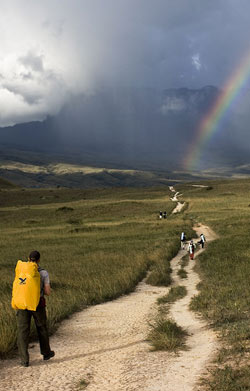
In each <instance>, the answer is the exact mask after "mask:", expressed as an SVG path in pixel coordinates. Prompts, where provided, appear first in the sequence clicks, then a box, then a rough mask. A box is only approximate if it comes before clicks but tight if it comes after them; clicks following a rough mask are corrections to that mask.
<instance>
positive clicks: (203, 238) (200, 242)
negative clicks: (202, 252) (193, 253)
mask: <svg viewBox="0 0 250 391" xmlns="http://www.w3.org/2000/svg"><path fill="white" fill-rule="evenodd" d="M205 241H206V238H205V235H204V234H200V241H199V242H198V243H199V244H200V245H201V247H202V248H204V246H205Z"/></svg>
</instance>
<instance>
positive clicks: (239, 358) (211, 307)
mask: <svg viewBox="0 0 250 391" xmlns="http://www.w3.org/2000/svg"><path fill="white" fill-rule="evenodd" d="M208 185H209V186H210V188H208V189H206V188H194V187H192V186H190V185H186V186H180V188H178V186H177V189H178V190H181V192H182V193H183V194H184V198H185V200H187V201H188V202H189V209H188V212H187V215H188V216H189V217H190V218H192V219H193V220H194V221H200V222H203V223H205V224H208V225H209V226H211V227H212V228H213V229H214V230H215V232H216V233H217V234H218V235H219V238H218V239H217V240H216V241H214V242H212V243H210V244H209V246H208V248H207V250H206V251H205V252H204V253H203V254H202V255H201V256H200V258H199V263H198V269H199V273H200V274H201V277H202V283H201V284H200V286H199V288H200V294H199V295H198V296H197V297H196V298H195V299H194V300H193V302H192V308H193V309H195V310H198V311H201V312H202V313H203V315H204V316H205V317H206V318H207V319H208V321H209V322H210V323H211V324H212V325H213V326H214V327H216V328H217V329H218V330H219V332H220V334H221V335H222V337H223V340H224V344H225V346H224V348H223V350H222V351H221V353H220V355H219V358H218V360H219V361H218V364H219V365H218V367H217V370H216V371H215V372H214V377H213V379H212V380H211V381H208V382H207V388H208V389H209V390H216V391H222V390H227V391H237V390H239V391H240V390H249V389H250V369H249V366H248V365H246V364H247V363H248V362H249V355H250V290H249V286H250V246H249V243H250V242H249V233H250V181H249V180H237V181H223V182H220V183H219V182H210V183H208Z"/></svg>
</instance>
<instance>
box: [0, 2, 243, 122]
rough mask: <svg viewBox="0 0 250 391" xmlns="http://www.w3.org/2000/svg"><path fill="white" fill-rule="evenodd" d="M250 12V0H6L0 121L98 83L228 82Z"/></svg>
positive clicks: (53, 104) (24, 116)
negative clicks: (39, 0)
mask: <svg viewBox="0 0 250 391" xmlns="http://www.w3.org/2000/svg"><path fill="white" fill-rule="evenodd" d="M249 15H250V3H249V1H248V0H238V1H235V0H210V1H200V0H174V1H173V0H154V1H153V0H105V1H103V0H72V1H68V0H43V1H41V2H38V1H33V0H26V1H25V2H23V1H21V0H13V1H11V2H9V1H7V0H2V1H1V14H0V26H1V27H0V46H1V54H0V107H1V111H0V126H6V125H12V124H15V123H17V122H26V121H30V120H35V119H36V120H37V119H38V120H41V119H43V118H45V117H46V116H47V115H48V114H56V113H57V112H58V111H59V110H60V109H61V107H62V106H63V104H64V103H65V102H67V101H68V100H70V99H71V97H72V96H77V95H78V94H86V95H88V94H92V92H93V91H95V90H97V89H99V88H105V87H108V88H110V87H112V86H129V87H151V88H157V89H165V88H178V87H184V86H185V87H188V88H200V87H202V86H205V85H215V86H218V87H223V85H224V83H225V81H226V80H227V78H228V77H229V76H230V74H231V73H232V72H233V71H234V69H235V68H237V65H238V63H239V62H240V61H241V59H242V57H244V56H245V55H246V53H248V51H249V33H250V23H249ZM179 107H180V102H175V108H176V110H178V108H179ZM163 110H165V111H168V110H169V106H168V104H167V103H166V107H164V108H163Z"/></svg>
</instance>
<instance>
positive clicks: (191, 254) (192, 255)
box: [188, 240, 195, 260]
mask: <svg viewBox="0 0 250 391" xmlns="http://www.w3.org/2000/svg"><path fill="white" fill-rule="evenodd" d="M194 249H195V245H194V242H193V241H192V240H190V243H189V245H188V252H189V258H190V259H192V260H193V259H194Z"/></svg>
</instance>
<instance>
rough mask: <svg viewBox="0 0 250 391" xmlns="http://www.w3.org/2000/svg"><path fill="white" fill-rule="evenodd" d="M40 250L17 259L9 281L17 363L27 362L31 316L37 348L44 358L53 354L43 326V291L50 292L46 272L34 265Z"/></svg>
mask: <svg viewBox="0 0 250 391" xmlns="http://www.w3.org/2000/svg"><path fill="white" fill-rule="evenodd" d="M39 262H40V253H39V252H38V251H32V252H31V253H30V255H29V258H28V262H22V261H18V263H17V266H16V277H15V281H14V283H13V291H12V307H13V308H14V309H17V344H18V350H19V354H20V358H21V365H22V366H24V367H28V366H29V353H28V345H29V334H30V323H31V318H32V317H33V318H34V321H35V325H36V329H37V333H38V338H39V343H40V351H41V354H42V355H43V359H44V360H49V359H50V358H52V357H54V355H55V352H54V351H53V350H51V349H50V344H49V334H48V329H47V316H46V308H45V307H46V301H45V297H44V295H47V296H49V295H50V293H51V288H50V280H49V274H48V272H47V271H46V270H44V269H42V268H40V267H39V266H38V264H39Z"/></svg>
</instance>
